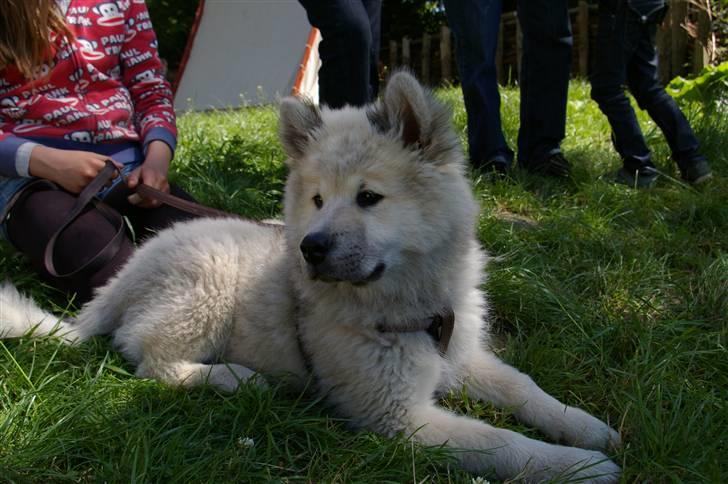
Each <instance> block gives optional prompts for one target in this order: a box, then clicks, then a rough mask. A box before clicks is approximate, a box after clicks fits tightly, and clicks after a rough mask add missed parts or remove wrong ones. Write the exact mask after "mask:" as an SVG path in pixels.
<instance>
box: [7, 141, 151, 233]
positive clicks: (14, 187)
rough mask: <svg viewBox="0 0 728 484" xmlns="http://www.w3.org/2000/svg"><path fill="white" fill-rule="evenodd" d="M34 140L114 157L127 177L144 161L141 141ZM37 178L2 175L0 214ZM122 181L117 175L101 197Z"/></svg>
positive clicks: (44, 143) (47, 144) (53, 145)
mask: <svg viewBox="0 0 728 484" xmlns="http://www.w3.org/2000/svg"><path fill="white" fill-rule="evenodd" d="M33 141H35V142H37V143H39V144H42V145H45V146H50V147H52V148H59V149H68V150H82V151H93V152H95V153H100V154H103V155H107V156H110V157H112V158H113V159H114V160H115V161H116V162H118V163H121V164H122V165H124V167H123V168H122V170H121V173H122V175H123V176H124V177H125V176H126V175H128V174H129V173H131V172H132V171H133V170H134V169H136V168H137V167H139V166H140V165H141V164H142V162H143V161H144V154H143V153H142V149H141V145H140V144H139V143H118V144H110V143H107V144H97V145H87V144H80V143H74V142H71V141H66V140H63V139H58V140H56V139H48V138H45V139H34V140H33ZM33 180H35V178H24V177H23V178H20V177H18V178H7V177H2V176H0V214H4V213H5V209H6V206H7V204H8V202H9V201H10V200H11V199H12V198H13V195H15V194H16V193H17V192H18V191H19V190H20V189H22V188H23V187H24V186H25V185H27V184H28V183H30V182H31V181H33ZM121 181H122V177H116V178H115V179H114V181H113V182H112V184H111V186H109V187H107V188H104V189H103V190H101V191H100V192H99V194H98V196H99V198H104V197H105V196H106V195H107V194H108V193H109V192H110V191H111V189H112V188H114V187H115V186H116V185H117V184H119V183H120V182H121ZM5 222H6V220H4V219H2V220H0V239H7V238H8V236H7V227H6V223H5Z"/></svg>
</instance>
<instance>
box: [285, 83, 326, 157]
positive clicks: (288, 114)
mask: <svg viewBox="0 0 728 484" xmlns="http://www.w3.org/2000/svg"><path fill="white" fill-rule="evenodd" d="M322 125H323V121H322V119H321V111H319V108H318V107H317V106H316V105H315V104H314V103H313V102H312V101H310V100H309V99H305V98H295V97H287V98H284V99H283V100H282V101H281V106H280V122H279V124H278V133H279V136H280V139H281V144H282V145H283V149H284V150H285V152H286V154H287V155H288V156H289V157H290V158H291V159H293V160H295V159H298V158H300V157H301V155H303V152H304V151H305V150H306V146H307V145H308V143H309V142H310V140H311V135H312V134H313V132H314V131H315V130H316V129H318V128H319V127H321V126H322Z"/></svg>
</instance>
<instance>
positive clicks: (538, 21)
mask: <svg viewBox="0 0 728 484" xmlns="http://www.w3.org/2000/svg"><path fill="white" fill-rule="evenodd" d="M517 8H518V20H519V22H520V23H521V29H522V30H523V57H522V58H521V77H520V79H519V82H520V86H521V126H520V129H519V131H518V163H519V164H521V165H522V166H524V167H526V168H528V167H532V166H534V165H538V164H540V163H541V162H543V161H544V160H545V159H546V158H548V157H549V156H550V155H553V154H555V153H558V152H559V151H560V144H561V141H562V140H563V139H564V136H565V134H566V102H567V97H568V92H569V75H570V74H571V48H572V44H573V37H572V35H571V20H570V19H569V1H568V0H519V1H518V2H517Z"/></svg>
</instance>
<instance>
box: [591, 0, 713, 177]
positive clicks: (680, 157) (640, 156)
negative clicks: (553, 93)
mask: <svg viewBox="0 0 728 484" xmlns="http://www.w3.org/2000/svg"><path fill="white" fill-rule="evenodd" d="M660 20H661V18H660V16H659V15H653V16H652V17H650V18H648V19H647V20H646V21H645V22H643V21H642V20H641V19H640V17H639V16H638V15H637V14H636V13H635V12H634V11H633V10H632V9H630V8H629V7H628V5H627V2H626V0H608V1H602V2H600V4H599V30H598V33H597V45H596V65H595V70H594V73H593V74H592V75H591V77H590V81H591V87H592V91H591V96H592V98H593V99H594V100H595V101H596V102H597V103H598V104H599V108H600V109H601V110H602V112H603V113H604V114H605V115H606V116H607V119H608V120H609V124H610V126H611V127H612V133H613V140H614V146H615V148H616V150H617V152H618V153H619V155H620V156H621V157H622V159H623V160H624V166H625V168H626V169H627V170H629V171H635V170H637V169H639V168H641V167H645V166H653V165H652V161H651V156H650V150H649V148H648V147H647V144H646V142H645V139H644V136H643V135H642V130H641V129H640V125H639V122H638V121H637V117H636V115H635V112H634V109H633V108H632V105H631V104H630V102H629V99H628V98H627V96H626V95H625V92H624V85H625V84H626V85H627V87H628V88H629V90H630V92H631V93H632V95H633V96H634V98H635V99H636V100H637V104H639V106H640V108H642V109H644V110H646V111H647V113H648V114H649V115H650V117H651V118H652V119H653V120H654V121H655V123H656V124H657V126H659V127H660V129H661V130H662V132H663V134H664V135H665V138H666V139H667V143H668V144H669V145H670V149H671V150H672V156H673V159H674V160H675V161H676V162H677V164H678V166H679V167H680V169H681V170H684V169H685V168H686V167H688V166H690V165H692V164H693V163H695V162H696V161H699V160H702V159H703V157H702V156H701V155H700V154H699V153H698V140H697V139H696V138H695V135H694V134H693V130H692V129H691V128H690V124H689V123H688V121H687V119H685V116H684V115H683V113H682V112H681V111H680V108H679V107H678V106H677V104H676V103H675V101H674V99H673V98H672V97H670V95H668V94H667V93H666V92H665V89H664V88H663V87H662V85H661V84H660V83H659V81H658V70H657V52H656V49H655V34H656V31H657V25H658V22H659V21H660Z"/></svg>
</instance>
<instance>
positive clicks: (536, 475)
mask: <svg viewBox="0 0 728 484" xmlns="http://www.w3.org/2000/svg"><path fill="white" fill-rule="evenodd" d="M543 457H544V458H543V459H539V460H538V461H535V462H534V463H533V465H530V466H529V468H528V475H526V476H525V477H526V480H528V481H543V480H557V481H566V482H570V481H578V482H593V483H599V484H608V483H613V482H617V480H618V479H619V475H620V474H621V472H622V470H621V469H620V467H619V466H618V465H617V464H615V463H614V462H612V461H611V460H609V458H608V457H607V456H605V455H604V454H602V453H601V452H597V451H593V450H584V449H579V448H576V447H564V446H560V445H554V446H551V449H550V452H549V453H548V455H546V456H543Z"/></svg>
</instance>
